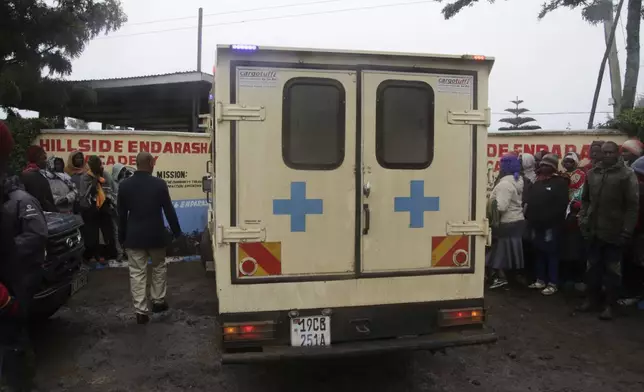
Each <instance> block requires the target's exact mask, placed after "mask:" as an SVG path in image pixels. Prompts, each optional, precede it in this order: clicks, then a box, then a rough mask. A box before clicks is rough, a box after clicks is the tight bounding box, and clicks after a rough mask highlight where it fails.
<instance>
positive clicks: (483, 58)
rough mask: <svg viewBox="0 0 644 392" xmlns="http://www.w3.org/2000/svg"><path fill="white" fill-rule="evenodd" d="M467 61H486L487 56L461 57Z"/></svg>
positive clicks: (468, 55) (466, 55) (469, 55)
mask: <svg viewBox="0 0 644 392" xmlns="http://www.w3.org/2000/svg"><path fill="white" fill-rule="evenodd" d="M461 57H462V58H463V59H465V60H475V61H485V59H486V58H485V56H483V55H480V54H464V55H463V56H461Z"/></svg>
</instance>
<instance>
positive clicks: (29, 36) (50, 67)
mask: <svg viewBox="0 0 644 392" xmlns="http://www.w3.org/2000/svg"><path fill="white" fill-rule="evenodd" d="M126 21H127V17H126V16H125V14H124V13H123V10H122V7H121V2H120V0H56V1H44V0H3V1H2V2H0V37H2V38H1V39H0V106H3V107H18V108H25V109H32V110H39V111H44V112H46V113H55V114H61V115H64V114H65V113H64V108H65V106H66V104H67V103H69V102H70V101H72V102H76V103H82V102H86V101H92V99H93V98H94V97H93V95H92V93H91V92H90V91H87V90H85V89H82V88H79V87H72V86H71V85H69V84H67V83H64V82H63V81H62V79H61V77H64V76H67V75H69V74H70V73H71V71H72V65H71V64H72V60H73V59H75V58H76V57H78V56H79V55H80V54H81V53H82V52H83V50H84V49H85V46H86V45H87V43H88V42H89V41H90V40H91V39H93V38H95V37H97V36H98V35H99V34H101V33H106V34H107V33H109V32H111V31H115V30H117V29H119V28H120V27H121V25H122V24H123V23H125V22H126ZM43 71H44V72H47V74H46V75H43Z"/></svg>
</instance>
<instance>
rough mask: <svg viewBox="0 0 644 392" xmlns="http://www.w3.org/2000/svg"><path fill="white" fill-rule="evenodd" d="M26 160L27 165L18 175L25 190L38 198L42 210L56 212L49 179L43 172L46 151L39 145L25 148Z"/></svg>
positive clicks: (45, 165)
mask: <svg viewBox="0 0 644 392" xmlns="http://www.w3.org/2000/svg"><path fill="white" fill-rule="evenodd" d="M27 162H28V163H27V167H25V169H24V170H23V171H22V174H21V176H20V181H22V183H23V184H24V185H25V190H26V191H27V192H29V193H30V194H31V195H32V196H33V197H35V198H36V200H38V203H40V205H41V206H42V208H43V210H44V211H48V212H58V208H57V207H56V203H54V196H53V195H52V193H51V187H50V186H49V180H48V179H47V177H46V176H45V174H44V170H46V169H47V153H46V152H45V150H43V148H42V147H40V146H30V147H29V148H28V149H27Z"/></svg>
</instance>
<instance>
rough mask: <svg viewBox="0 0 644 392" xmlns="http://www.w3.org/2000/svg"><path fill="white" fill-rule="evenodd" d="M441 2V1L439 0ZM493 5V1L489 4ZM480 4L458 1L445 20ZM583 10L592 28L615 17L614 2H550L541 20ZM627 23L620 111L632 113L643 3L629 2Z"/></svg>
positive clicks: (638, 0) (445, 9)
mask: <svg viewBox="0 0 644 392" xmlns="http://www.w3.org/2000/svg"><path fill="white" fill-rule="evenodd" d="M437 1H439V2H440V1H441V0H437ZM487 1H488V2H490V3H494V0H487ZM478 2H479V0H455V1H452V2H451V3H449V4H447V5H445V7H443V11H442V12H443V15H444V16H445V19H450V18H452V17H453V16H454V15H456V14H458V13H459V12H460V11H461V10H462V9H463V8H465V7H471V6H473V5H474V4H475V3H478ZM561 7H567V8H572V9H577V8H579V9H581V15H582V18H583V19H584V20H586V21H587V22H589V23H591V24H597V23H599V22H602V21H603V20H605V19H606V18H607V14H608V13H609V12H610V13H612V12H613V11H612V9H613V2H612V0H548V2H547V3H545V4H544V5H543V7H542V8H541V12H539V19H541V18H543V17H545V16H546V15H547V14H548V13H550V12H552V11H554V10H556V9H558V8H561ZM627 10H628V11H627V21H626V74H625V75H624V87H623V92H622V102H621V109H622V110H629V109H632V108H633V106H634V104H635V94H636V90H637V79H638V77H639V70H640V23H641V19H642V18H643V17H644V9H642V0H628V6H627Z"/></svg>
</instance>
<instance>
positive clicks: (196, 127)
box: [190, 7, 203, 132]
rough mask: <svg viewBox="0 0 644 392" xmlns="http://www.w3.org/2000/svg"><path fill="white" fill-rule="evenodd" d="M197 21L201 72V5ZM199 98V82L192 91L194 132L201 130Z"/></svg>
mask: <svg viewBox="0 0 644 392" xmlns="http://www.w3.org/2000/svg"><path fill="white" fill-rule="evenodd" d="M197 23H198V24H197V72H201V43H202V41H203V8H201V7H199V20H198V22H197ZM199 98H200V97H199V84H196V85H195V86H194V91H193V92H192V121H190V128H191V129H190V130H191V131H192V132H199V113H200V112H201V108H200V106H201V105H200V104H201V102H200V99H199Z"/></svg>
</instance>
